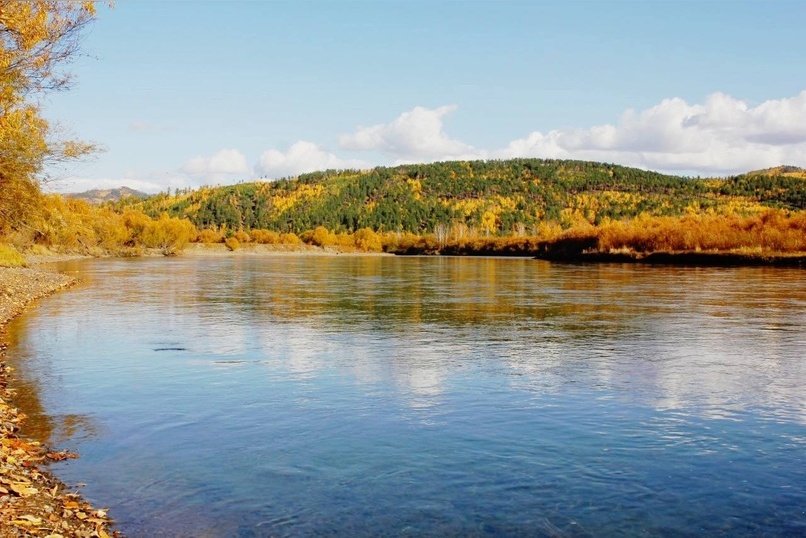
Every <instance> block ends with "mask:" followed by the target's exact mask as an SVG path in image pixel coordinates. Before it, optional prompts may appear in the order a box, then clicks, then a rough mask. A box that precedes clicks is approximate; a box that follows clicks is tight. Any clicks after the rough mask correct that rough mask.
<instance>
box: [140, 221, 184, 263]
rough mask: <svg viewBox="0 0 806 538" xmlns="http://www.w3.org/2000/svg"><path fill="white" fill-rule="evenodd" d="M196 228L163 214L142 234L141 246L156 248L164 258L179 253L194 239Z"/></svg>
mask: <svg viewBox="0 0 806 538" xmlns="http://www.w3.org/2000/svg"><path fill="white" fill-rule="evenodd" d="M196 233H197V232H196V227H195V226H193V224H192V223H191V222H190V221H189V220H187V219H180V218H177V217H168V215H166V214H164V213H163V215H162V216H161V217H160V218H159V220H156V221H153V222H152V223H150V224H149V225H148V227H147V228H146V229H145V231H144V232H143V244H144V245H145V246H146V247H149V248H158V249H160V250H162V253H163V254H165V255H166V256H172V255H174V254H176V253H177V252H179V251H181V250H182V249H183V248H185V246H186V245H187V244H188V243H189V242H190V240H191V239H192V238H193V237H196Z"/></svg>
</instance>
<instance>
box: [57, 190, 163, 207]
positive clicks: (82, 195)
mask: <svg viewBox="0 0 806 538" xmlns="http://www.w3.org/2000/svg"><path fill="white" fill-rule="evenodd" d="M64 196H65V197H66V198H77V199H79V200H84V201H86V202H89V203H91V204H102V203H105V202H116V201H119V200H122V199H124V198H135V199H144V198H148V197H149V196H150V195H149V194H147V193H145V192H141V191H137V190H134V189H130V188H129V187H120V188H119V189H92V190H89V191H84V192H79V193H70V194H65V195H64Z"/></svg>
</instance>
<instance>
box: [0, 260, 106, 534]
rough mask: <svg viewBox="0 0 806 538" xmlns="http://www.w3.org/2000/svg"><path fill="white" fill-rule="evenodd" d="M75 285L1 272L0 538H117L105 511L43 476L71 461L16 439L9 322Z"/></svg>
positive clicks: (59, 278) (52, 276)
mask: <svg viewBox="0 0 806 538" xmlns="http://www.w3.org/2000/svg"><path fill="white" fill-rule="evenodd" d="M74 282H75V279H73V278H72V277H69V276H66V275H61V274H58V273H54V272H48V271H43V270H39V269H28V268H5V267H0V538H7V537H19V536H49V537H52V538H58V537H60V536H62V537H80V538H88V537H99V538H106V537H109V536H114V535H119V533H117V532H113V531H111V530H110V528H109V526H110V524H111V523H110V520H109V519H108V518H107V516H106V511H105V510H98V509H95V508H93V507H92V506H90V505H89V504H87V503H86V502H85V501H84V500H82V499H81V496H80V495H79V494H77V493H75V492H71V491H70V490H69V489H68V488H67V487H66V486H65V485H64V484H63V483H61V482H60V481H59V480H58V479H56V478H55V477H53V476H52V475H51V474H50V473H49V472H48V471H47V468H46V464H47V463H48V462H49V461H60V460H64V459H68V458H73V457H75V455H74V454H70V453H68V452H56V451H53V450H51V449H49V448H48V447H45V446H42V444H41V443H39V442H38V441H36V440H34V439H27V438H25V437H22V436H21V435H20V433H19V429H20V424H21V423H22V422H23V420H24V419H25V416H24V415H23V414H22V413H21V412H20V410H19V409H17V408H16V407H15V405H14V389H13V386H14V376H13V372H12V369H11V368H10V367H8V366H7V364H6V362H5V349H6V344H5V325H6V324H7V323H8V321H9V320H11V319H12V318H14V317H15V316H18V315H19V314H21V313H22V312H23V311H24V310H25V309H26V307H28V305H30V304H31V303H32V302H34V301H35V300H37V299H39V298H42V297H45V296H47V295H50V294H52V293H54V292H56V291H58V290H61V289H64V288H66V287H69V286H71V285H72V284H73V283H74Z"/></svg>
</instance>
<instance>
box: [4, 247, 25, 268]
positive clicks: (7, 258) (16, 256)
mask: <svg viewBox="0 0 806 538" xmlns="http://www.w3.org/2000/svg"><path fill="white" fill-rule="evenodd" d="M27 266H28V262H27V261H25V258H23V257H22V254H20V253H19V251H18V250H17V249H15V248H14V247H12V246H10V245H0V267H27Z"/></svg>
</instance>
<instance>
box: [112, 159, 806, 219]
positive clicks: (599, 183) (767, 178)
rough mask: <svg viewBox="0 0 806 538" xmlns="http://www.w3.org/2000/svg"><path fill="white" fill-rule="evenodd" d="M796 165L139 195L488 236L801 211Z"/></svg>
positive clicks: (362, 176) (489, 165) (568, 166)
mask: <svg viewBox="0 0 806 538" xmlns="http://www.w3.org/2000/svg"><path fill="white" fill-rule="evenodd" d="M803 175H804V174H803V171H802V170H800V169H794V168H793V167H780V168H777V169H770V170H766V171H759V172H753V173H748V174H744V175H740V176H735V177H730V178H723V179H700V178H684V177H678V176H670V175H664V174H659V173H655V172H648V171H644V170H639V169H636V168H628V167H624V166H617V165H612V164H603V163H595V162H583V161H566V160H541V159H514V160H507V161H470V162H467V161H457V162H442V163H434V164H415V165H402V166H395V167H378V168H374V169H372V170H366V171H357V170H346V171H334V170H328V171H324V172H315V173H311V174H305V175H301V176H299V177H297V178H294V179H283V180H278V181H272V182H255V183H243V184H238V185H232V186H225V187H216V188H202V189H199V190H195V191H190V192H184V193H177V194H174V195H167V194H162V195H157V196H153V197H150V198H148V199H146V200H143V201H137V200H131V199H130V200H124V201H121V202H119V204H124V205H127V206H135V207H138V208H140V209H142V210H143V211H145V212H146V213H148V214H150V215H151V216H157V215H159V214H162V213H168V214H169V215H171V216H180V217H183V216H184V217H187V218H188V219H190V220H191V221H192V222H193V223H194V224H195V225H196V226H197V227H198V228H199V229H203V228H211V227H226V228H228V229H231V230H232V229H236V230H237V229H244V230H251V229H268V230H275V231H290V232H295V233H300V232H303V231H305V230H312V229H314V228H316V227H317V226H325V227H326V228H328V229H330V230H333V231H344V232H353V231H355V230H358V229H361V228H371V229H373V230H375V231H401V232H413V233H423V232H432V231H434V230H435V229H436V228H437V227H439V226H456V225H460V226H462V225H464V226H467V227H468V228H470V229H475V230H477V231H482V232H485V233H488V234H508V233H510V232H512V231H513V230H520V231H529V230H533V229H534V228H535V227H536V226H537V225H538V224H539V223H541V222H555V223H558V224H561V225H562V226H564V227H568V226H572V225H575V224H579V223H581V222H583V221H588V222H591V223H600V222H602V221H603V220H604V219H606V218H608V219H623V218H631V217H635V216H637V215H639V214H642V213H645V214H650V215H655V216H661V215H671V216H674V215H682V214H686V213H702V212H712V211H717V212H725V213H748V212H753V211H755V210H758V209H760V208H761V207H764V206H766V207H777V208H783V209H794V210H797V209H806V180H804V177H803Z"/></svg>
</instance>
